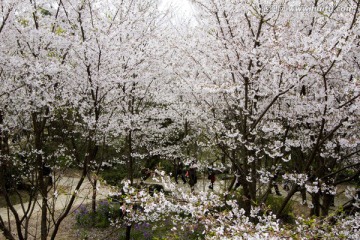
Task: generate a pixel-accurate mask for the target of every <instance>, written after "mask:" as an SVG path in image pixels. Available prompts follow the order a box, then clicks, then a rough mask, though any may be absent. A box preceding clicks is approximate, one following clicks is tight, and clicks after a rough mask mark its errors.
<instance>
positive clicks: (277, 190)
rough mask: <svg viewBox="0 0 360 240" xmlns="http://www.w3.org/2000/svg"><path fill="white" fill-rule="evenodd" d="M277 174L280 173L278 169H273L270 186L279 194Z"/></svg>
mask: <svg viewBox="0 0 360 240" xmlns="http://www.w3.org/2000/svg"><path fill="white" fill-rule="evenodd" d="M279 174H280V169H277V170H276V171H275V174H274V177H273V182H272V187H273V188H274V189H275V192H276V195H278V196H281V193H280V190H279V186H278V184H277V182H276V181H277V180H278V178H279ZM270 194H271V190H270Z"/></svg>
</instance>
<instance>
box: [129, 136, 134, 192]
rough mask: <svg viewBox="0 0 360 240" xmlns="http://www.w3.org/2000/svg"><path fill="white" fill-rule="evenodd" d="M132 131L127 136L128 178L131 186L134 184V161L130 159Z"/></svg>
mask: <svg viewBox="0 0 360 240" xmlns="http://www.w3.org/2000/svg"><path fill="white" fill-rule="evenodd" d="M132 151H133V149H132V131H131V130H130V131H129V134H128V178H129V180H130V183H131V185H133V183H134V159H133V157H132Z"/></svg>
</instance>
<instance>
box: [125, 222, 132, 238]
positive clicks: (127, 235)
mask: <svg viewBox="0 0 360 240" xmlns="http://www.w3.org/2000/svg"><path fill="white" fill-rule="evenodd" d="M130 235H131V225H129V226H126V236H125V240H130Z"/></svg>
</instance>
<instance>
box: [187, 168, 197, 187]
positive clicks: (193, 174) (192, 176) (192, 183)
mask: <svg viewBox="0 0 360 240" xmlns="http://www.w3.org/2000/svg"><path fill="white" fill-rule="evenodd" d="M188 173H189V185H190V187H191V191H194V186H195V184H196V183H197V177H196V169H195V167H191V168H190V169H189V171H188Z"/></svg>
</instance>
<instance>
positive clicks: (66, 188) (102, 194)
mask: <svg viewBox="0 0 360 240" xmlns="http://www.w3.org/2000/svg"><path fill="white" fill-rule="evenodd" d="M79 180H80V178H76V177H64V178H62V179H60V180H59V182H58V183H57V191H56V192H55V193H53V192H52V193H49V196H48V197H49V200H50V201H49V202H50V204H51V206H50V207H51V208H52V209H55V211H58V210H63V209H64V208H65V207H66V206H67V205H68V203H69V201H70V198H71V196H72V195H73V194H74V190H75V187H76V185H77V183H78V182H79ZM97 191H98V194H97V199H98V200H101V199H105V198H106V197H107V196H108V193H109V188H108V187H106V186H104V185H101V184H98V185H97ZM91 196H92V186H91V184H90V182H89V181H88V180H87V179H86V180H85V181H84V182H83V184H82V186H81V188H80V191H78V192H77V197H76V200H75V202H74V204H73V206H74V207H76V206H79V205H80V204H87V203H90V202H91ZM40 201H41V200H40V199H39V200H38V202H37V203H35V206H34V211H33V216H36V215H39V213H40V211H41V208H40V206H41V204H40ZM28 205H29V203H28V202H26V203H24V204H23V205H22V204H16V205H14V208H15V209H16V211H17V212H18V214H19V216H20V217H22V216H23V215H24V209H26V208H27V207H28ZM0 216H1V218H2V219H3V220H4V221H6V222H8V221H9V220H10V221H13V220H14V219H15V218H14V215H13V214H12V213H11V211H10V212H9V211H8V209H7V208H0ZM9 218H10V219H9Z"/></svg>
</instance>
